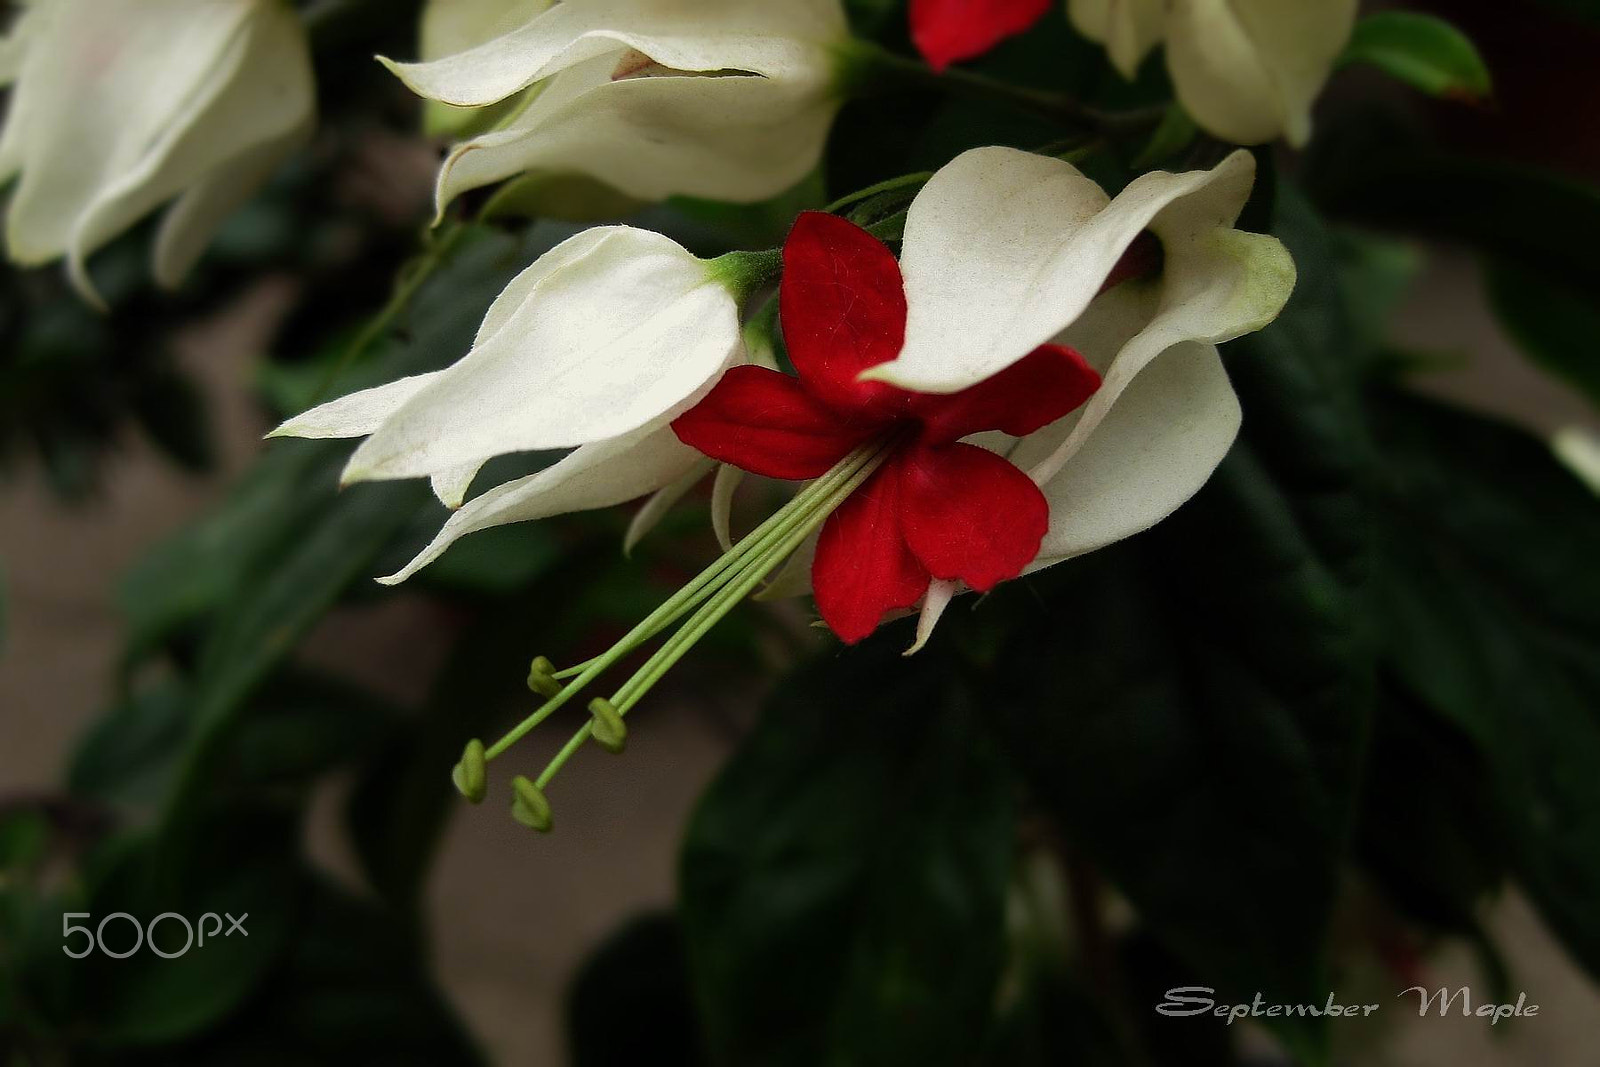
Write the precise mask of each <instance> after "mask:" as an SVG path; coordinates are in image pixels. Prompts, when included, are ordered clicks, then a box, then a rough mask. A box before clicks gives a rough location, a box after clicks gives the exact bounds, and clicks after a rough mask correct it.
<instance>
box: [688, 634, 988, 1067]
mask: <svg viewBox="0 0 1600 1067" xmlns="http://www.w3.org/2000/svg"><path fill="white" fill-rule="evenodd" d="M898 652H899V646H898V645H893V644H890V643H889V642H887V641H880V642H878V643H877V645H876V647H872V648H866V649H857V650H853V651H852V652H851V653H850V654H849V655H846V656H844V657H843V658H841V659H838V660H836V661H833V662H824V663H818V664H815V665H813V666H812V667H810V668H809V669H807V670H806V671H805V673H804V674H802V675H801V676H800V677H798V678H796V679H795V680H794V681H793V682H792V684H790V685H789V686H786V687H785V688H784V689H783V690H782V691H781V692H780V693H779V695H778V696H777V697H776V698H775V699H774V700H773V702H772V704H771V705H770V706H769V708H768V709H767V711H766V713H765V715H764V717H763V719H762V722H761V724H760V726H759V727H758V728H757V730H756V732H755V733H754V734H753V735H752V736H751V737H750V738H748V740H747V741H746V742H745V744H744V745H743V746H742V748H741V750H740V751H739V753H738V755H737V756H735V758H734V760H733V762H732V763H731V764H730V765H729V766H728V768H727V769H726V770H725V771H724V773H723V774H722V775H721V777H720V778H718V780H717V781H716V783H715V784H714V785H713V786H712V787H711V790H710V791H709V793H707V795H706V797H705V798H704V800H703V801H702V803H701V805H700V807H699V809H698V811H697V812H696V814H695V817H694V820H693V823H692V825H691V826H690V830H689V836H688V841H687V843H686V845H685V849H684V855H683V867H682V900H683V905H682V909H683V910H682V914H683V919H684V927H685V931H686V933H687V936H688V940H689V954H690V961H691V966H692V970H693V974H694V978H695V982H696V986H697V990H698V993H699V998H700V1002H701V1004H702V1005H703V1008H704V1012H705V1015H704V1018H705V1025H706V1031H707V1040H708V1044H709V1045H710V1046H711V1049H712V1051H713V1053H714V1057H715V1059H716V1061H717V1062H720V1063H727V1064H736V1065H741V1067H742V1065H747V1064H762V1065H764V1067H774V1065H783V1064H795V1065H804V1067H817V1065H819V1064H858V1063H886V1062H894V1063H915V1064H919V1065H922V1067H937V1065H940V1064H952V1065H954V1064H961V1065H965V1064H969V1063H970V1062H971V1061H972V1059H973V1056H974V1055H975V1053H976V1052H977V1042H978V1041H979V1040H980V1039H981V1037H982V1034H983V1032H984V1030H985V1028H986V1025H987V1020H988V1019H989V1017H990V1014H991V1010H992V1005H993V1001H994V995H995V984H996V980H997V978H998V976H999V972H1000V965H1001V961H1002V958H1003V954H1004V942H1003V937H1002V917H1003V911H1004V900H1005V891H1006V884H1007V877H1008V874H1009V870H1010V864H1011V856H1012V837H1013V825H1012V820H1013V811H1012V803H1011V796H1010V782H1009V779H1008V776H1007V773H1006V770H1005V768H1004V766H1003V764H1002V763H1001V762H1000V760H999V758H998V756H997V754H996V753H995V751H994V749H993V748H992V746H991V743H990V741H989V739H988V737H987V736H986V735H985V733H984V731H983V730H982V728H981V726H980V725H979V723H977V722H976V721H975V720H974V717H973V714H972V710H971V707H970V705H969V703H968V701H967V700H966V699H965V698H964V697H963V695H962V693H961V692H960V690H959V688H958V687H956V686H955V685H954V684H952V680H951V679H949V678H947V677H944V676H942V675H941V673H940V672H939V671H937V670H934V669H927V668H931V667H932V666H933V665H932V664H926V665H923V664H918V665H916V666H907V665H905V663H904V661H902V660H901V659H900V658H899V656H898Z"/></svg>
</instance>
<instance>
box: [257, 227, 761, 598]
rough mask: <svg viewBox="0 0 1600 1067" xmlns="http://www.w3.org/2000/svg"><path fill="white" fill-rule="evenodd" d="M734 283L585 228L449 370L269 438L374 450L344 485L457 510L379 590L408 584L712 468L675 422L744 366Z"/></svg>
mask: <svg viewBox="0 0 1600 1067" xmlns="http://www.w3.org/2000/svg"><path fill="white" fill-rule="evenodd" d="M733 284H734V283H733V282H732V281H730V279H729V277H728V276H727V272H726V271H725V270H724V268H723V266H722V265H721V264H719V263H717V262H715V261H706V260H701V259H696V258H695V257H694V256H692V255H690V254H689V253H688V252H686V251H684V250H683V249H682V248H680V247H679V246H678V245H677V244H675V243H673V242H672V241H671V240H669V239H667V238H665V237H662V236H661V235H659V234H655V233H651V232H649V231H646V230H637V229H632V228H630V227H623V226H610V227H597V228H594V229H590V230H586V231H585V232H583V233H581V234H579V235H577V236H576V237H573V238H571V239H569V240H567V241H565V242H563V243H562V244H560V245H558V246H557V247H556V248H554V249H552V250H550V251H549V252H547V253H546V254H545V255H544V256H542V257H540V259H539V260H538V262H536V263H534V264H533V266H531V267H529V268H528V269H527V270H525V271H523V272H522V273H521V274H520V275H518V276H517V277H516V278H515V279H514V280H513V281H512V282H511V284H510V285H508V286H507V287H506V289H505V291H504V292H503V293H501V294H500V296H499V297H498V298H497V299H496V300H495V302H494V304H493V305H491V306H490V308H489V311H488V313H487V314H486V315H485V317H484V320H483V325H482V327H481V328H480V329H479V332H478V336H477V339H476V340H475V341H474V342H473V347H472V350H471V351H470V352H468V353H467V355H466V356H464V357H463V358H462V359H461V360H460V361H458V362H457V363H455V364H454V365H453V366H451V367H449V368H447V369H445V370H442V371H437V372H434V373H432V374H423V375H418V376H415V377H411V378H403V379H401V380H399V381H396V382H391V383H390V384H388V385H384V386H379V387H378V388H376V389H368V390H365V391H363V392H359V393H355V394H352V395H350V396H347V397H344V398H343V399H340V400H335V401H333V402H331V403H328V404H324V405H322V406H321V407H318V408H314V409H313V410H311V411H308V412H306V413H305V414H303V415H300V416H298V417H296V418H293V419H290V420H289V421H288V422H286V423H285V424H284V425H283V426H281V427H279V428H278V429H277V430H276V431H274V434H273V435H274V436H286V437H314V438H337V437H366V438H367V440H366V441H365V442H363V443H362V445H361V446H360V447H359V448H358V449H357V450H356V452H355V455H354V456H352V457H351V459H350V463H349V466H348V467H347V468H346V472H345V481H346V482H357V481H369V480H377V479H394V478H416V477H429V478H431V479H432V480H433V485H434V490H435V492H436V494H437V495H438V496H439V498H440V499H441V500H442V501H443V502H444V503H445V504H446V505H447V506H450V507H459V508H460V510H459V511H457V512H456V514H455V515H453V516H452V517H451V518H450V520H449V521H448V522H447V523H446V524H445V526H444V529H443V530H441V531H440V533H439V536H438V537H437V538H435V540H434V541H433V543H432V544H430V545H429V546H428V547H427V548H426V549H424V550H423V551H422V553H421V554H419V555H418V556H417V558H416V559H415V560H413V561H412V562H411V564H409V565H408V566H407V567H406V568H405V569H404V570H402V571H401V572H400V573H399V574H397V575H395V576H393V577H392V578H388V579H384V580H385V581H386V582H389V583H394V582H399V581H402V580H404V579H405V578H407V577H409V576H410V575H411V574H413V573H415V572H416V571H417V570H419V569H420V568H422V567H424V566H426V565H427V564H428V563H430V562H432V561H433V560H434V559H436V558H438V556H440V555H441V554H442V553H443V552H444V550H445V549H446V548H448V547H449V546H450V545H451V544H452V543H453V542H454V541H456V540H457V539H458V538H460V537H463V536H465V535H466V534H469V533H473V532H475V531H477V530H485V529H488V528H490V527H492V526H500V525H504V524H506V523H512V522H527V521H529V520H532V519H540V518H545V517H548V516H552V515H561V514H565V513H567V512H572V511H583V510H588V509H592V508H602V507H609V506H611V505H614V504H621V503H624V502H626V501H629V500H633V499H636V498H638V497H641V496H644V495H646V494H648V493H653V492H656V491H657V490H660V489H663V488H665V487H667V486H670V485H673V484H674V483H676V482H678V481H679V480H681V479H682V478H683V477H684V476H685V475H686V474H689V473H690V472H691V471H693V470H694V469H695V468H696V467H699V466H703V465H704V461H703V460H702V458H701V457H700V455H699V454H698V453H697V452H695V451H694V450H693V449H691V448H689V447H688V446H687V445H684V444H682V443H681V442H679V441H678V439H677V438H676V437H675V436H674V435H673V432H672V430H671V428H670V426H669V423H670V422H671V421H672V419H673V418H674V417H675V416H677V415H678V414H679V413H681V412H682V411H684V410H685V409H687V408H688V407H691V406H692V405H693V404H694V403H695V402H696V401H697V400H698V399H699V398H700V396H701V395H703V394H704V393H705V391H706V390H708V389H709V388H710V387H711V385H712V383H713V382H715V381H716V380H717V378H718V377H719V376H720V375H721V374H722V372H723V371H724V370H726V369H727V368H728V367H730V366H733V365H734V364H736V363H739V362H742V360H743V358H744V351H745V350H744V343H743V339H742V338H741V335H740V328H739V308H738V303H737V300H736V298H735V296H734V293H733V291H732V288H731V287H732V286H733ZM562 448H572V449H574V451H573V452H572V453H570V454H569V455H567V456H566V457H565V458H563V459H562V460H561V461H560V462H558V463H556V464H555V465H554V466H551V467H549V468H548V469H546V470H544V471H541V472H540V473H538V474H534V475H531V476H529V477H526V478H522V479H519V480H516V481H512V482H508V483H506V484H504V485H500V486H498V487H496V488H494V489H491V490H489V491H488V492H486V493H484V494H483V495H481V496H479V497H477V498H475V499H474V500H472V502H471V503H469V504H467V505H466V506H465V507H461V502H462V500H463V499H464V498H465V496H466V493H467V490H468V488H469V487H470V485H471V483H472V480H473V478H474V477H475V476H476V474H477V473H478V470H479V469H480V468H481V467H482V465H483V464H484V463H485V462H486V461H488V460H489V459H492V458H493V457H495V456H499V455H505V454H507V453H512V452H530V451H540V450H546V449H562Z"/></svg>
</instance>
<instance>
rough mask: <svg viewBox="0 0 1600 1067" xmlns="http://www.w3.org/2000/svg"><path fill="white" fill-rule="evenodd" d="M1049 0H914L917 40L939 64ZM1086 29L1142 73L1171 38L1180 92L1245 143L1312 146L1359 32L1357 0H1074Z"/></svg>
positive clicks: (1215, 127)
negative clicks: (1315, 118) (1334, 79)
mask: <svg viewBox="0 0 1600 1067" xmlns="http://www.w3.org/2000/svg"><path fill="white" fill-rule="evenodd" d="M1048 8H1049V4H1048V2H1047V0H912V5H911V27H912V38H913V39H914V40H915V41H916V43H917V47H918V48H919V50H921V52H922V54H923V55H924V57H926V58H927V60H928V61H929V62H930V63H932V64H933V65H935V66H941V67H942V66H944V65H946V64H949V63H952V62H955V61H957V60H962V59H970V58H972V57H973V56H977V55H981V54H983V53H984V52H987V51H988V50H989V49H990V48H992V47H993V46H994V45H995V44H996V43H997V42H998V41H1000V40H1002V39H1003V38H1005V37H1008V36H1010V35H1012V34H1015V33H1020V32H1022V31H1023V30H1025V29H1027V28H1028V27H1029V26H1031V25H1032V24H1033V23H1034V22H1036V21H1037V20H1038V19H1039V18H1040V17H1041V16H1042V15H1043V14H1044V13H1045V12H1046V11H1047V10H1048ZM1067 9H1068V13H1069V15H1070V16H1071V19H1072V22H1073V25H1075V26H1076V27H1077V28H1078V31H1079V32H1080V33H1082V34H1083V35H1084V36H1086V37H1088V38H1090V39H1091V40H1095V41H1098V42H1100V43H1102V44H1104V45H1105V46H1106V49H1107V50H1108V51H1109V53H1110V55H1111V61H1112V63H1113V64H1114V65H1115V66H1116V68H1117V69H1118V70H1119V71H1121V72H1122V74H1123V75H1124V76H1125V77H1127V78H1130V79H1131V78H1133V77H1134V76H1135V75H1136V74H1137V73H1138V70H1139V67H1140V65H1141V64H1142V63H1143V62H1144V60H1145V57H1146V56H1148V55H1149V54H1150V52H1151V50H1152V49H1154V48H1155V47H1156V46H1157V45H1160V44H1162V43H1163V42H1165V44H1166V53H1167V70H1168V71H1169V73H1170V74H1171V75H1172V81H1173V86H1174V88H1175V89H1176V91H1177V94H1178V100H1179V102H1180V103H1182V104H1183V106H1184V108H1185V109H1186V110H1187V111H1188V112H1189V113H1190V114H1191V115H1193V116H1194V118H1195V121H1196V122H1198V123H1199V124H1200V125H1201V126H1202V127H1204V128H1205V129H1206V130H1207V131H1209V132H1211V133H1213V134H1215V135H1217V136H1218V137H1221V138H1224V139H1225V140H1228V141H1232V142H1234V143H1236V144H1262V143H1265V142H1267V141H1271V140H1275V139H1277V138H1279V137H1284V138H1286V139H1288V141H1289V142H1290V143H1291V144H1295V145H1301V144H1304V143H1305V142H1306V141H1307V140H1309V139H1310V136H1311V105H1312V104H1313V102H1315V100H1316V98H1317V94H1318V93H1319V92H1321V91H1322V86H1323V83H1325V82H1326V81H1327V80H1328V74H1329V72H1330V71H1331V70H1332V69H1333V63H1334V60H1336V59H1337V58H1338V57H1339V54H1340V53H1341V52H1342V51H1343V50H1344V47H1345V45H1346V43H1348V42H1349V40H1350V32H1351V29H1352V27H1353V26H1354V25H1355V17H1356V0H1067Z"/></svg>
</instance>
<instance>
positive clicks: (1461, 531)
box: [1375, 395, 1600, 973]
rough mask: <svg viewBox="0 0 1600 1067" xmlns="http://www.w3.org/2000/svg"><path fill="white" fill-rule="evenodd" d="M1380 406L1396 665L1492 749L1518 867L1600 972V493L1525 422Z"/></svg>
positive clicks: (1387, 629) (1388, 634) (1486, 751)
mask: <svg viewBox="0 0 1600 1067" xmlns="http://www.w3.org/2000/svg"><path fill="white" fill-rule="evenodd" d="M1375 410H1376V414H1377V415H1378V421H1377V427H1378V431H1379V442H1380V445H1381V447H1382V448H1383V451H1384V455H1385V457H1386V461H1387V462H1386V464H1385V468H1384V469H1385V473H1386V475H1387V477H1386V478H1385V481H1384V495H1383V498H1382V499H1383V502H1384V508H1383V512H1382V514H1383V520H1384V521H1383V524H1382V531H1383V538H1382V544H1383V567H1382V570H1381V576H1382V580H1381V582H1380V583H1379V590H1380V601H1379V604H1378V610H1377V618H1378V619H1380V620H1381V623H1382V626H1383V646H1384V648H1385V650H1386V653H1387V661H1388V666H1389V669H1390V670H1391V671H1393V672H1394V674H1395V676H1396V677H1397V678H1398V679H1399V680H1400V681H1401V683H1402V684H1403V685H1404V686H1405V688H1406V689H1407V690H1408V691H1409V692H1410V693H1412V694H1413V695H1414V697H1415V698H1417V699H1419V700H1421V701H1422V702H1423V703H1424V704H1425V705H1427V706H1428V707H1430V708H1432V709H1433V710H1434V712H1435V713H1436V714H1438V715H1440V716H1441V717H1443V718H1444V719H1445V720H1446V721H1448V722H1449V723H1450V724H1451V725H1453V726H1454V727H1455V728H1456V729H1457V730H1459V731H1461V733H1462V734H1464V735H1465V736H1466V737H1467V738H1469V739H1471V741H1472V742H1473V744H1474V745H1475V747H1476V749H1477V751H1478V752H1479V753H1481V754H1482V758H1483V759H1484V761H1485V763H1486V764H1487V766H1488V768H1489V771H1490V778H1491V781H1492V785H1493V789H1494V792H1495V796H1496V798H1497V807H1498V810H1499V813H1500V817H1501V818H1502V819H1504V820H1505V825H1506V839H1507V841H1508V843H1509V844H1510V846H1511V864H1512V868H1513V870H1514V871H1515V873H1516V875H1517V877H1518V879H1519V880H1520V881H1521V882H1522V883H1523V885H1524V887H1525V888H1526V890H1527V891H1528V893H1529V895H1530V896H1531V897H1532V898H1533V900H1534V901H1535V903H1537V904H1538V906H1539V908H1540V909H1541V911H1542V912H1543V913H1544V916H1545V918H1546V920H1547V921H1548V922H1549V923H1550V925H1551V926H1552V927H1553V928H1554V929H1555V930H1556V932H1557V933H1558V934H1559V935H1560V936H1561V937H1562V939H1563V940H1564V942H1565V943H1566V945H1567V947H1568V948H1569V949H1570V950H1571V951H1572V952H1573V954H1574V955H1575V956H1576V957H1577V958H1578V959H1579V960H1580V961H1581V962H1583V963H1584V964H1585V965H1586V966H1587V967H1588V968H1589V969H1590V971H1591V972H1592V973H1600V916H1597V914H1596V912H1595V909H1594V907H1593V902H1594V901H1595V900H1596V899H1600V780H1597V779H1596V776H1595V774H1594V768H1595V767H1596V766H1600V720H1597V719H1596V717H1595V714H1594V710H1595V708H1596V707H1597V706H1600V658H1597V657H1596V656H1595V654H1594V650H1595V649H1596V648H1597V647H1600V572H1597V571H1596V569H1595V567H1594V565H1593V562H1594V546H1595V545H1596V544H1600V499H1597V498H1596V497H1595V496H1594V494H1593V493H1591V492H1590V491H1589V490H1588V489H1587V488H1586V487H1585V486H1584V485H1583V484H1582V483H1581V482H1579V481H1578V479H1577V478H1576V477H1575V476H1573V475H1572V474H1571V473H1570V472H1569V471H1567V470H1566V469H1565V468H1563V467H1561V466H1560V465H1559V464H1558V463H1557V462H1556V461H1555V459H1554V458H1553V457H1552V455H1551V453H1550V451H1549V449H1548V448H1547V447H1546V446H1545V445H1544V443H1543V442H1542V441H1540V440H1538V439H1536V438H1533V437H1531V436H1528V435H1526V434H1523V433H1521V432H1520V431H1517V430H1514V429H1512V428H1510V427H1507V426H1503V425H1499V424H1496V423H1493V422H1489V421H1487V420H1484V419H1480V418H1477V417H1475V416H1472V415H1468V414H1465V413H1463V412H1459V411H1454V410H1451V409H1449V408H1447V407H1443V406H1441V405H1437V404H1434V403H1430V402H1428V401H1424V400H1421V399H1417V398H1413V397H1406V396H1401V395H1387V396H1384V397H1382V398H1380V402H1379V404H1378V405H1377V407H1376V409H1375Z"/></svg>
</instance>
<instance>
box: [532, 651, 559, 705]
mask: <svg viewBox="0 0 1600 1067" xmlns="http://www.w3.org/2000/svg"><path fill="white" fill-rule="evenodd" d="M528 688H529V689H531V690H533V691H534V692H535V693H537V694H538V695H539V696H542V697H544V698H545V699H546V700H553V699H554V698H555V697H557V696H558V695H560V693H561V689H562V685H561V683H560V682H558V681H556V665H555V664H554V663H551V662H550V661H549V660H548V659H546V658H545V657H544V656H540V657H538V658H537V659H535V660H534V661H533V664H532V665H531V666H530V667H529V668H528Z"/></svg>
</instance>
